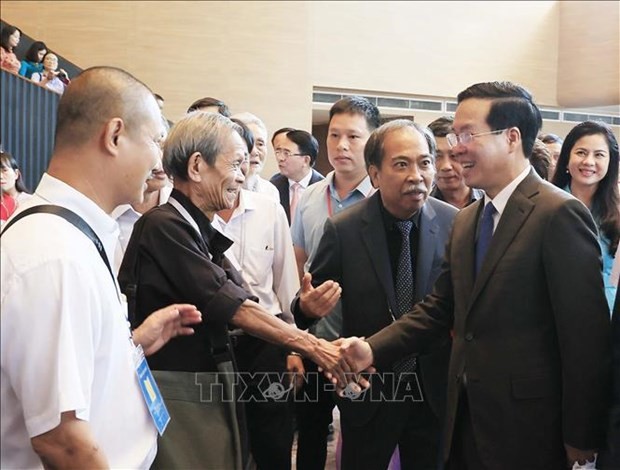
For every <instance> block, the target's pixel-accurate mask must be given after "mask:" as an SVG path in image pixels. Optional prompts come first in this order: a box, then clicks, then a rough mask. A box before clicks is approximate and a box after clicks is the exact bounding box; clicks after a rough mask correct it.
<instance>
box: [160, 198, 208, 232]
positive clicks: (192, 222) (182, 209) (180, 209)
mask: <svg viewBox="0 0 620 470" xmlns="http://www.w3.org/2000/svg"><path fill="white" fill-rule="evenodd" d="M168 202H169V203H170V204H172V206H173V207H174V208H175V209H176V210H177V211H178V212H179V214H181V216H182V217H183V218H184V219H185V220H187V221H188V222H189V224H190V225H191V226H192V227H194V230H196V232H198V235H200V236H201V237H202V233H200V229H199V228H198V224H197V223H196V221H195V220H194V219H193V218H192V216H191V215H189V212H187V209H185V207H183V206H182V205H181V203H180V202H179V201H177V200H176V199H175V198H173V197H172V196H170V197H169V198H168Z"/></svg>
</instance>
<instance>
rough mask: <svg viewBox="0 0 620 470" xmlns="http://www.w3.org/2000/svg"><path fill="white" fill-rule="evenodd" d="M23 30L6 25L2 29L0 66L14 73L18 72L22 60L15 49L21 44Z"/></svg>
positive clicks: (0, 35)
mask: <svg viewBox="0 0 620 470" xmlns="http://www.w3.org/2000/svg"><path fill="white" fill-rule="evenodd" d="M21 37H22V32H21V31H20V30H19V29H18V28H16V27H15V26H11V25H9V24H7V25H5V26H4V28H2V31H0V68H2V69H3V70H7V71H9V72H12V73H18V72H19V68H20V67H21V62H20V61H19V59H18V58H17V56H16V55H15V52H14V49H15V48H16V47H17V45H18V44H19V40H20V39H21Z"/></svg>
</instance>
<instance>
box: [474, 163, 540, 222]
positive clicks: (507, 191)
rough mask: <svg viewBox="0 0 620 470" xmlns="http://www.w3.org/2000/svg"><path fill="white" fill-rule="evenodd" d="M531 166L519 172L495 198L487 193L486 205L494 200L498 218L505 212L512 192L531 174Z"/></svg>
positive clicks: (485, 197)
mask: <svg viewBox="0 0 620 470" xmlns="http://www.w3.org/2000/svg"><path fill="white" fill-rule="evenodd" d="M531 168H532V167H531V166H530V165H529V164H528V165H527V168H525V170H523V171H522V172H521V173H520V174H519V176H517V177H516V178H515V179H513V180H512V181H511V182H510V183H509V184H508V185H507V186H506V187H505V188H504V189H502V190H501V191H500V192H499V193H497V196H495V197H494V198H493V199H491V198H490V197H489V196H488V195H487V194H486V193H485V195H484V205H485V206H486V205H487V203H488V202H493V207H495V210H496V211H497V219H496V220H499V218H500V217H501V215H502V213H503V212H504V209H505V208H506V204H508V199H510V196H512V193H514V191H515V189H517V186H519V184H520V183H521V181H523V180H524V179H525V178H526V177H527V175H529V174H530V170H531Z"/></svg>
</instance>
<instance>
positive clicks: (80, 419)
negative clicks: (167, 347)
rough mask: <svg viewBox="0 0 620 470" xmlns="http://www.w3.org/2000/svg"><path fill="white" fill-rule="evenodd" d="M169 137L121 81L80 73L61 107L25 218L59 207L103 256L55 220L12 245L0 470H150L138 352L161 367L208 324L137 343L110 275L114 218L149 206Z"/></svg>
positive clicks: (170, 315) (173, 328) (38, 220)
mask: <svg viewBox="0 0 620 470" xmlns="http://www.w3.org/2000/svg"><path fill="white" fill-rule="evenodd" d="M162 135H163V130H162V121H161V114H160V112H159V109H158V108H157V103H156V102H155V98H154V97H153V95H152V92H151V91H150V90H149V89H148V88H147V87H146V86H145V85H144V84H142V83H141V82H139V81H138V80H136V79H135V78H134V77H132V76H131V75H129V74H128V73H126V72H124V71H122V70H120V69H115V68H111V67H95V68H92V69H88V70H86V71H84V72H82V74H80V75H79V76H78V77H76V78H75V79H74V80H73V81H72V83H71V84H70V85H69V86H68V88H67V91H66V92H65V93H64V95H63V97H62V98H61V100H60V103H59V106H58V120H57V128H56V144H55V148H54V154H53V155H52V158H51V161H50V164H49V168H48V171H47V173H46V174H45V175H44V176H43V178H42V179H41V183H40V185H39V187H38V188H37V190H36V192H35V195H34V196H33V197H32V198H31V200H30V201H29V202H28V203H27V204H25V205H24V206H23V207H22V208H21V211H24V210H27V209H28V208H30V207H32V206H38V205H41V204H53V205H56V206H61V207H64V208H66V209H69V210H70V211H73V212H74V213H75V214H77V215H78V216H79V217H81V218H82V219H83V221H85V222H86V224H88V225H89V226H90V227H91V228H92V230H93V231H94V233H95V235H96V237H98V239H99V240H100V242H101V243H99V244H98V243H95V240H94V239H90V237H89V236H85V235H84V234H83V233H80V230H78V229H76V228H75V227H73V226H72V225H71V224H70V223H68V222H67V221H65V220H62V218H61V217H59V216H56V215H50V214H35V215H29V216H27V217H24V218H23V220H19V221H17V223H15V224H14V225H12V226H7V228H5V231H4V232H3V236H2V245H1V247H0V252H1V256H0V260H1V263H2V269H1V277H2V282H1V289H2V296H1V299H2V300H1V309H2V327H1V329H0V330H1V335H2V338H1V344H0V347H1V356H0V360H1V374H2V375H1V384H0V387H1V388H0V390H1V400H0V401H1V402H2V423H1V427H0V434H1V435H0V437H1V438H0V467H2V468H43V466H45V467H46V468H68V467H73V468H104V467H106V468H107V467H113V468H114V467H115V468H149V466H150V464H151V462H152V461H153V458H154V456H155V453H156V448H157V446H156V438H157V430H156V428H155V426H154V423H153V421H152V419H151V417H150V415H149V411H148V409H147V405H146V403H145V402H144V398H143V396H142V394H141V391H140V386H139V384H138V377H137V375H136V370H134V357H135V356H134V354H135V350H136V348H135V346H134V343H135V344H138V345H141V346H142V348H143V349H144V352H145V353H146V354H147V355H148V354H152V353H154V352H155V351H157V350H158V349H159V348H161V346H163V344H165V342H167V340H169V339H170V338H171V337H172V336H176V335H178V334H191V333H192V332H193V330H192V329H191V328H187V327H184V326H183V324H185V323H196V322H198V321H200V313H199V312H198V311H197V310H196V309H195V308H194V307H193V306H189V305H173V306H170V307H167V308H164V309H162V310H159V311H158V312H156V313H155V314H154V315H151V316H150V317H149V321H145V322H144V323H143V324H142V325H140V326H139V327H138V328H136V329H135V330H134V331H133V342H132V335H131V332H130V331H129V328H128V323H127V311H126V303H125V302H123V296H122V295H121V294H120V291H119V288H118V284H117V282H116V279H115V277H114V275H113V274H112V272H111V268H110V266H109V262H108V261H107V260H112V259H113V253H114V248H115V246H116V242H117V238H118V225H117V224H116V222H115V221H114V220H113V219H112V218H110V217H109V216H108V215H107V214H109V213H110V212H111V211H112V209H114V208H115V207H117V206H118V205H120V204H125V203H138V202H140V201H141V200H142V197H143V193H144V188H145V186H146V179H147V177H148V176H149V174H150V173H151V171H152V169H153V168H154V167H155V166H156V165H157V163H158V162H159V160H160V159H161V149H160V147H159V141H160V139H161V137H162ZM16 218H17V217H16ZM106 258H107V260H106V262H107V264H108V266H107V267H106V264H105V263H104V260H105V259H106ZM150 318H153V320H152V321H151V320H150Z"/></svg>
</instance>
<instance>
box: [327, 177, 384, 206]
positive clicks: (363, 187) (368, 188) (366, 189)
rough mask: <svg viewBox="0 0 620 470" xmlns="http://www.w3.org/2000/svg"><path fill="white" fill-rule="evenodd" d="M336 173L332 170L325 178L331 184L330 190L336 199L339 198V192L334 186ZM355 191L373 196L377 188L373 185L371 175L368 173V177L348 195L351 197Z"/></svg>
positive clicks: (366, 195)
mask: <svg viewBox="0 0 620 470" xmlns="http://www.w3.org/2000/svg"><path fill="white" fill-rule="evenodd" d="M334 174H335V173H334V172H333V171H330V172H329V173H328V174H327V176H326V177H325V180H326V182H327V184H328V185H329V190H330V192H331V195H332V197H333V198H335V199H339V197H338V192H337V191H336V187H335V186H334ZM355 191H357V192H359V193H361V194H362V195H363V196H364V197H369V196H371V195H372V194H373V193H374V192H375V188H373V187H372V183H371V182H370V176H368V175H366V177H365V178H364V179H363V180H362V181H360V182H359V184H358V185H357V186H356V187H355V188H354V189H353V191H351V192H350V193H349V194H348V195H347V197H349V196H350V195H351V194H353V193H354V192H355ZM345 199H346V198H345Z"/></svg>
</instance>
